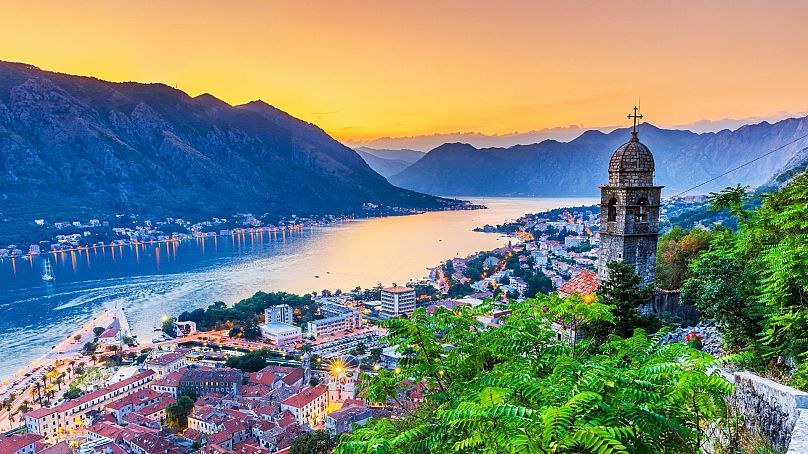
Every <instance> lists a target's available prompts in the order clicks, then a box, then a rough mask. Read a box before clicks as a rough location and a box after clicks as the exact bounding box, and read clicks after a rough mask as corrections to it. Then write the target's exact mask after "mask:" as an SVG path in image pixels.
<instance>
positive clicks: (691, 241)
mask: <svg viewBox="0 0 808 454" xmlns="http://www.w3.org/2000/svg"><path fill="white" fill-rule="evenodd" d="M712 236H713V233H712V232H710V231H708V230H703V229H691V230H685V229H683V228H681V227H674V228H673V229H672V230H671V231H669V232H667V233H666V234H664V235H662V237H661V238H660V239H659V244H658V245H657V255H656V258H657V266H656V285H657V286H658V287H660V288H664V289H667V290H676V289H678V288H681V286H682V284H683V283H684V281H685V280H687V279H688V278H689V277H690V271H689V268H688V267H689V266H690V263H691V262H692V261H693V260H694V259H695V258H696V257H698V255H699V254H700V253H701V252H702V251H705V250H706V249H707V248H708V247H709V245H710V239H711V238H712Z"/></svg>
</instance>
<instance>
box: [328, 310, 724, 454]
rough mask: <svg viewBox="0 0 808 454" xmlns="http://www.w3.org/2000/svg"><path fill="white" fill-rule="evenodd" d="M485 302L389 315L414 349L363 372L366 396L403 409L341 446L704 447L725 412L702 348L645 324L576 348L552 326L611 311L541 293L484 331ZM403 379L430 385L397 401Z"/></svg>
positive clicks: (503, 449)
mask: <svg viewBox="0 0 808 454" xmlns="http://www.w3.org/2000/svg"><path fill="white" fill-rule="evenodd" d="M485 306H486V305H483V306H481V307H480V308H477V309H472V308H469V307H462V308H459V309H458V308H455V311H457V312H454V311H449V310H446V309H445V308H438V309H437V310H436V311H435V313H434V314H433V315H431V316H429V315H427V314H426V312H425V311H424V310H423V309H417V310H416V311H415V313H414V314H413V316H412V318H411V319H406V320H405V319H394V320H389V321H385V322H384V325H385V327H386V328H387V329H388V330H389V331H388V332H389V334H388V339H387V340H388V342H389V343H390V345H395V346H396V348H397V350H398V351H399V352H400V353H408V354H406V355H405V356H404V357H402V358H401V361H400V364H399V368H398V369H396V370H395V371H388V370H381V371H379V373H378V374H376V375H363V377H362V380H363V383H364V384H365V388H364V390H363V393H364V394H363V395H364V397H365V399H367V400H368V401H371V402H381V403H388V404H392V405H394V406H395V407H398V408H400V409H401V411H403V412H404V414H405V415H406V416H405V417H404V418H403V419H399V420H389V419H383V420H378V421H373V422H371V423H369V424H368V425H367V426H365V427H362V428H357V429H356V430H355V431H354V433H353V434H346V435H343V436H342V438H341V440H340V444H339V445H338V446H337V448H336V450H335V453H338V454H348V453H381V452H384V453H426V452H429V453H436V454H439V453H450V452H452V453H454V452H463V453H467V452H468V453H534V452H535V453H572V452H575V453H620V452H636V453H679V452H697V451H700V450H701V449H702V447H703V446H704V444H705V439H706V437H705V434H704V430H705V428H706V427H707V426H708V424H709V423H711V422H713V421H716V420H717V419H718V418H719V416H720V415H721V414H723V412H724V411H725V409H726V408H725V401H724V397H725V396H727V395H729V394H730V392H731V390H732V388H731V385H730V384H729V383H728V382H727V381H726V380H725V379H724V378H723V377H722V376H721V375H719V374H718V373H717V372H715V371H714V368H715V366H717V364H718V363H717V362H716V360H714V359H713V358H712V357H710V356H709V355H707V354H704V353H702V352H699V351H696V350H693V349H691V348H689V347H687V346H686V345H683V344H667V345H660V344H659V343H658V342H657V339H650V338H648V336H646V334H645V332H643V331H642V330H637V331H636V332H635V333H634V334H633V335H632V336H631V337H630V338H628V339H622V338H618V337H616V336H612V337H610V338H609V340H608V342H607V343H605V344H603V345H602V346H600V347H597V346H595V344H594V343H593V342H592V341H591V340H584V341H582V342H580V343H578V344H576V345H570V344H567V343H564V342H561V341H558V340H556V336H555V333H554V332H553V331H552V330H550V328H549V327H550V324H551V323H552V322H554V321H556V320H558V318H559V317H561V318H568V319H577V320H583V321H586V322H594V321H596V320H602V321H605V322H608V321H609V320H610V319H611V318H612V317H611V309H612V308H611V307H609V306H606V305H603V304H601V303H599V302H597V301H592V302H586V301H583V299H582V298H580V297H578V296H573V297H570V298H567V299H564V300H561V299H558V298H557V297H544V296H543V297H540V298H539V299H533V300H526V301H523V302H513V303H511V306H510V307H511V309H512V310H513V313H512V314H511V316H510V317H509V318H508V320H507V322H506V323H505V324H504V325H503V326H501V327H497V328H492V329H486V330H483V329H482V328H483V327H482V325H481V324H480V323H479V322H477V320H476V317H477V316H478V315H480V314H482V313H485V311H487V310H490V307H485ZM446 346H451V347H452V348H445V347H446ZM405 379H408V380H409V381H410V383H419V382H423V383H424V384H425V385H426V391H425V392H424V396H425V402H424V403H423V404H421V405H420V406H419V407H418V408H417V409H416V410H409V409H408V408H409V407H407V406H406V405H405V403H404V402H402V401H401V399H402V397H401V396H402V395H403V391H404V390H406V389H407V388H408V387H409V386H411V385H405V384H404V383H403V382H404V380H405Z"/></svg>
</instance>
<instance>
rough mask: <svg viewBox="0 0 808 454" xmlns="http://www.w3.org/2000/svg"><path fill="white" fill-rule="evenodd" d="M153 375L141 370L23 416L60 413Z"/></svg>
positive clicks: (32, 416)
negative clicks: (105, 385)
mask: <svg viewBox="0 0 808 454" xmlns="http://www.w3.org/2000/svg"><path fill="white" fill-rule="evenodd" d="M152 375H154V371H153V370H147V371H146V372H141V373H139V374H136V375H133V376H131V377H129V378H127V379H125V380H121V381H119V382H118V383H113V384H112V385H109V386H107V387H105V388H101V389H99V390H97V391H93V392H91V393H87V394H84V395H83V396H79V397H77V398H75V399H73V400H70V401H67V402H65V403H62V404H59V405H57V406H55V407H51V408H38V409H36V410H34V411H32V412H30V413H26V415H25V417H26V418H28V417H31V418H34V419H39V418H42V417H44V416H48V415H50V414H53V413H60V412H63V411H66V410H69V409H71V408H74V407H78V406H79V405H82V404H85V403H87V402H91V401H93V400H95V399H97V398H99V397H101V396H104V395H106V394H109V393H111V392H112V391H114V390H116V389H120V388H123V387H124V386H127V385H131V384H132V383H135V382H136V381H138V380H142V379H144V378H148V377H151V376H152Z"/></svg>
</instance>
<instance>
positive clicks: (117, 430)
mask: <svg viewBox="0 0 808 454" xmlns="http://www.w3.org/2000/svg"><path fill="white" fill-rule="evenodd" d="M123 430H124V428H123V427H121V426H119V425H117V424H113V423H109V422H100V423H98V422H97V423H95V424H93V425H92V426H90V427H89V428H88V429H87V432H92V433H94V434H97V435H100V436H102V437H107V438H109V439H110V440H113V441H116V440H119V439H120V435H121V432H123Z"/></svg>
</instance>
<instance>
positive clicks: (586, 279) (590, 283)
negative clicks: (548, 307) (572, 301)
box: [558, 270, 598, 296]
mask: <svg viewBox="0 0 808 454" xmlns="http://www.w3.org/2000/svg"><path fill="white" fill-rule="evenodd" d="M597 289H598V275H597V274H596V273H595V272H594V271H589V270H582V271H581V272H580V273H578V274H576V275H575V276H573V277H572V279H570V280H568V281H567V282H566V283H564V285H562V286H561V287H558V294H559V296H566V295H572V294H573V293H578V294H581V295H589V294H590V293H594V292H595V290H597Z"/></svg>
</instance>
